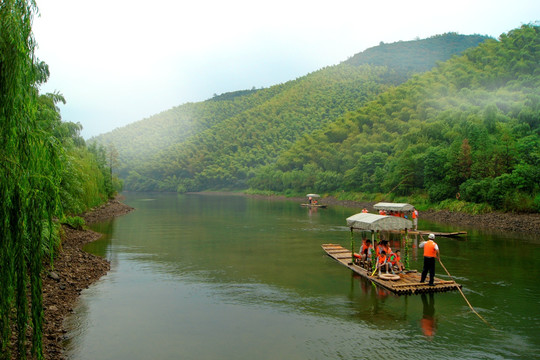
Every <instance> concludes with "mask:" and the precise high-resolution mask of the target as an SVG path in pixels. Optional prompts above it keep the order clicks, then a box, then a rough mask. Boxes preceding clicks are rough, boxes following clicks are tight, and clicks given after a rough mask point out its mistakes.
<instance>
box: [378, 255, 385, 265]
mask: <svg viewBox="0 0 540 360" xmlns="http://www.w3.org/2000/svg"><path fill="white" fill-rule="evenodd" d="M385 262H386V255H381V256H379V264H384V263H385Z"/></svg>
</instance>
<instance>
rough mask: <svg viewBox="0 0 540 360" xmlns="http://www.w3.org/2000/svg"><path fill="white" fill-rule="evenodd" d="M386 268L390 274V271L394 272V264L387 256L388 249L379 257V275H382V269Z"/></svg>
mask: <svg viewBox="0 0 540 360" xmlns="http://www.w3.org/2000/svg"><path fill="white" fill-rule="evenodd" d="M382 268H386V273H387V274H388V273H389V271H391V272H392V274H393V273H394V270H392V266H391V264H390V262H389V261H388V258H387V257H386V251H384V250H383V251H382V252H381V254H380V255H379V257H378V258H377V270H378V272H379V275H381V269H382Z"/></svg>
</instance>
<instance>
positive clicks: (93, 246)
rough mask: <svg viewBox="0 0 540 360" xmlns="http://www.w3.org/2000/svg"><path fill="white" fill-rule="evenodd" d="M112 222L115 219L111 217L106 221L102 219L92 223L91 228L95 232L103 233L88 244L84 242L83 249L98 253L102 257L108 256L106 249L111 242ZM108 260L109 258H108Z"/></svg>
mask: <svg viewBox="0 0 540 360" xmlns="http://www.w3.org/2000/svg"><path fill="white" fill-rule="evenodd" d="M114 222H115V219H111V220H108V221H104V222H101V223H97V224H92V225H91V229H92V230H93V231H95V232H98V233H100V234H103V236H102V237H101V238H100V239H99V240H97V241H94V242H91V243H89V244H86V245H85V246H84V251H87V252H89V253H92V254H94V255H98V256H101V257H104V258H108V256H107V255H108V251H107V250H108V249H109V246H110V245H111V242H112V234H113V232H114V227H115V225H114ZM108 260H109V261H110V260H111V259H108Z"/></svg>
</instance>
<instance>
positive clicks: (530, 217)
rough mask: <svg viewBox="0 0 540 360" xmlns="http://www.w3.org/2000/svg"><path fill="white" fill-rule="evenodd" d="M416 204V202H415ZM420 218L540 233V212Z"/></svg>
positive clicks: (343, 202) (427, 214)
mask: <svg viewBox="0 0 540 360" xmlns="http://www.w3.org/2000/svg"><path fill="white" fill-rule="evenodd" d="M247 196H249V197H254V198H261V199H262V198H264V199H271V200H288V201H298V203H299V204H300V203H305V202H306V199H305V197H285V196H279V195H276V196H265V195H247ZM321 203H323V204H326V205H329V206H332V205H339V206H345V207H350V208H357V209H358V210H359V212H360V209H363V208H364V207H365V208H367V209H368V210H369V212H376V211H375V210H374V209H373V205H375V202H360V201H350V200H338V199H336V198H334V197H325V198H323V199H321ZM413 205H414V204H413ZM420 218H421V219H424V220H428V221H434V222H439V223H443V224H451V225H461V226H467V227H475V228H479V229H491V230H500V231H511V232H521V233H527V234H539V233H540V214H514V213H502V212H492V213H488V214H478V215H470V214H465V213H458V212H451V211H447V210H442V211H433V210H430V211H422V212H421V213H420Z"/></svg>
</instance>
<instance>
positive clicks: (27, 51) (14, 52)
mask: <svg viewBox="0 0 540 360" xmlns="http://www.w3.org/2000/svg"><path fill="white" fill-rule="evenodd" d="M35 12H36V7H35V3H34V1H17V0H6V1H2V2H0V159H1V162H0V163H1V165H0V197H1V198H0V204H1V205H0V219H1V221H0V239H1V240H0V348H1V349H0V350H1V351H0V358H2V359H10V358H12V356H17V357H18V358H21V359H24V358H26V355H27V349H26V347H27V343H28V342H31V355H32V358H36V359H42V358H43V349H42V328H43V301H42V283H41V272H42V267H43V263H44V261H43V260H44V259H45V256H48V257H49V258H50V259H51V263H52V259H53V256H54V252H55V250H56V249H57V248H58V247H59V246H60V236H59V224H58V223H56V222H55V221H53V219H55V218H62V215H63V212H64V210H66V209H67V210H70V211H71V210H81V209H83V208H85V205H86V204H88V203H91V202H92V201H91V200H89V199H87V198H86V197H87V196H88V194H87V193H88V192H90V191H89V184H91V183H94V182H95V181H96V176H95V175H96V172H95V171H92V167H91V166H86V165H88V163H89V162H92V161H95V160H92V159H91V157H90V153H88V151H87V150H86V148H85V144H84V140H83V139H82V138H81V137H80V135H79V131H80V130H81V126H80V124H74V123H69V122H68V123H64V122H62V121H61V117H60V113H59V110H58V108H57V107H56V103H58V102H64V101H65V100H64V99H63V97H62V96H61V95H60V94H57V93H55V94H45V95H39V93H38V87H39V85H40V84H41V83H43V82H45V81H46V80H47V78H48V76H49V71H48V67H47V65H46V64H45V63H43V62H38V61H37V59H36V57H35V55H34V49H35V46H36V45H35V42H34V39H33V35H32V31H31V30H32V29H31V24H32V18H33V16H34V14H35ZM85 166H86V167H85ZM100 191H101V188H99V187H98V189H96V191H95V193H99V192H100ZM108 194H110V192H109V193H108ZM29 310H30V311H29ZM12 322H15V324H14V325H13V324H12ZM12 329H15V333H14V334H12V333H11V331H12ZM28 335H30V338H29V339H27V336H28ZM13 339H15V340H16V345H15V346H16V350H15V352H14V354H12V352H13V350H14V348H12V345H11V344H10V343H11V340H13Z"/></svg>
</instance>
